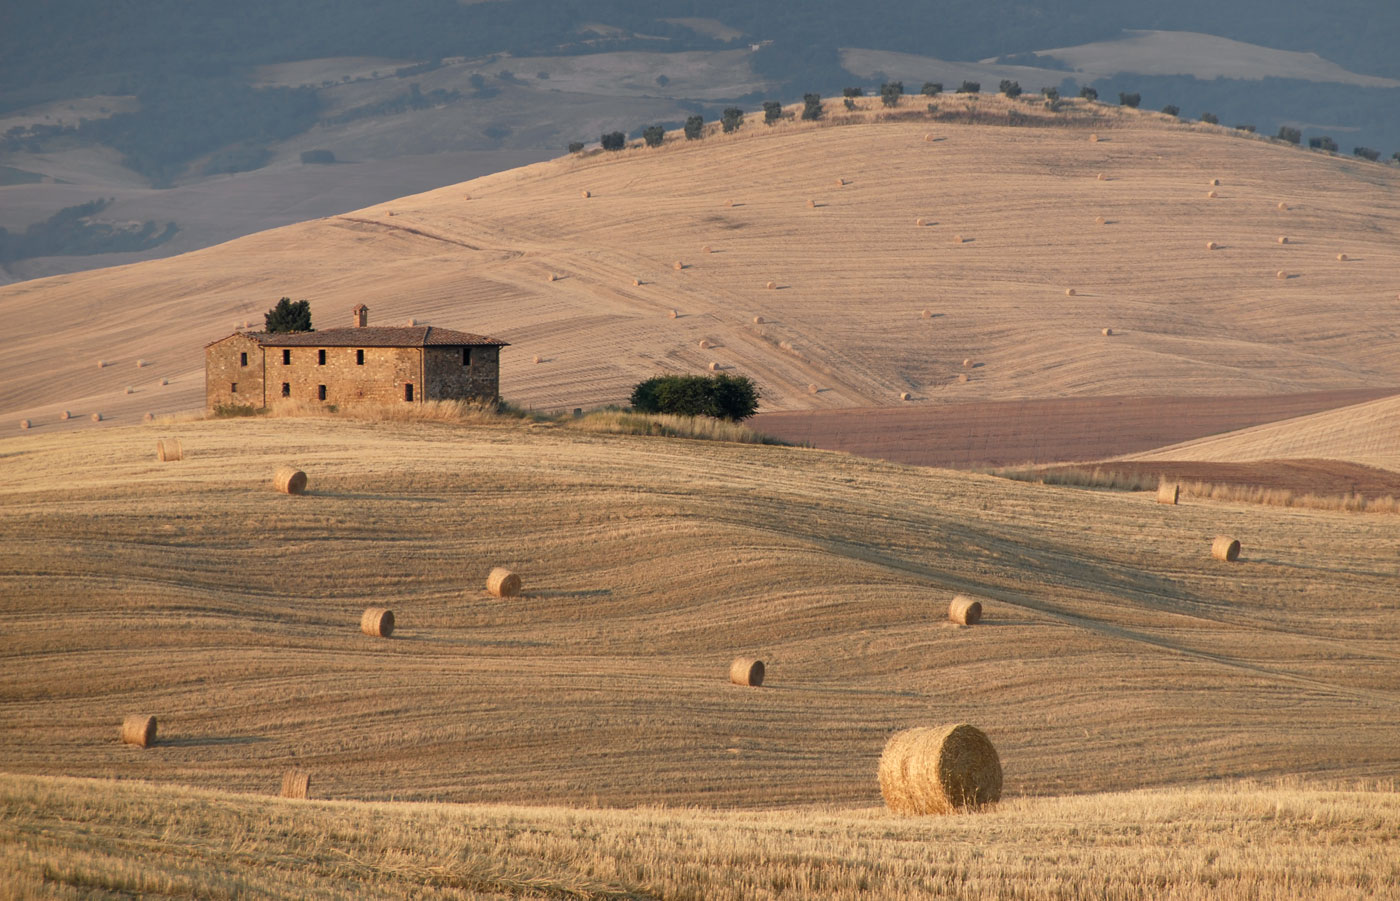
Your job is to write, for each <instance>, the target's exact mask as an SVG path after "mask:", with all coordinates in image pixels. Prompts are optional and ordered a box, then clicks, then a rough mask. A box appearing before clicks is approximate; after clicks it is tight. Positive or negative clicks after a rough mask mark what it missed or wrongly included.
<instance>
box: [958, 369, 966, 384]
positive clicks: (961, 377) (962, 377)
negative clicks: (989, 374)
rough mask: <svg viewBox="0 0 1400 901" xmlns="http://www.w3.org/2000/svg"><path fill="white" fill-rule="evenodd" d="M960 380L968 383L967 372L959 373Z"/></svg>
mask: <svg viewBox="0 0 1400 901" xmlns="http://www.w3.org/2000/svg"><path fill="white" fill-rule="evenodd" d="M958 381H959V382H961V383H963V384H964V385H965V384H967V373H966V372H960V373H958Z"/></svg>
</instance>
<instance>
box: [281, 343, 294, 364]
mask: <svg viewBox="0 0 1400 901" xmlns="http://www.w3.org/2000/svg"><path fill="white" fill-rule="evenodd" d="M282 365H283V366H290V365H292V349H291V348H290V347H284V348H282Z"/></svg>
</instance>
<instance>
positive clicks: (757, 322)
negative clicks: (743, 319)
mask: <svg viewBox="0 0 1400 901" xmlns="http://www.w3.org/2000/svg"><path fill="white" fill-rule="evenodd" d="M763 322H764V320H763V317H762V316H755V317H754V318H753V324H754V325H762V324H763Z"/></svg>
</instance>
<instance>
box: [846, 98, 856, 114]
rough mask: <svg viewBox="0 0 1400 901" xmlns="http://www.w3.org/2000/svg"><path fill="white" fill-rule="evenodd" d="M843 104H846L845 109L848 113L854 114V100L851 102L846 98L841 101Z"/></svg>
mask: <svg viewBox="0 0 1400 901" xmlns="http://www.w3.org/2000/svg"><path fill="white" fill-rule="evenodd" d="M843 102H844V103H845V104H846V109H847V110H848V111H849V112H855V109H856V102H855V101H854V100H852V99H851V98H849V97H847V98H846V99H845V101H843Z"/></svg>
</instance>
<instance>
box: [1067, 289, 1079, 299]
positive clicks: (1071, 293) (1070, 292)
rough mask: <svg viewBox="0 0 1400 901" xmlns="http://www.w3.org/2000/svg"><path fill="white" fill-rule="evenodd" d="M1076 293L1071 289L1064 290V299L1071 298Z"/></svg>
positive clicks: (1076, 292)
mask: <svg viewBox="0 0 1400 901" xmlns="http://www.w3.org/2000/svg"><path fill="white" fill-rule="evenodd" d="M1078 293H1079V292H1078V291H1076V290H1074V289H1073V288H1066V289H1065V296H1066V297H1073V296H1074V295H1076V294H1078Z"/></svg>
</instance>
